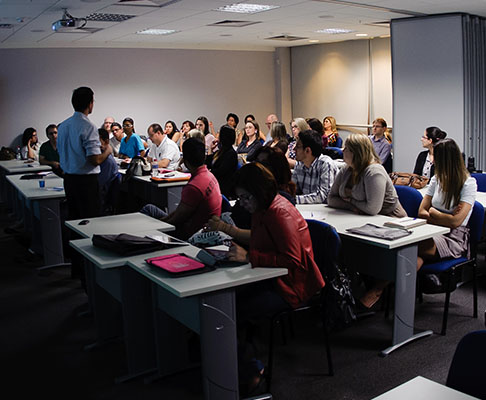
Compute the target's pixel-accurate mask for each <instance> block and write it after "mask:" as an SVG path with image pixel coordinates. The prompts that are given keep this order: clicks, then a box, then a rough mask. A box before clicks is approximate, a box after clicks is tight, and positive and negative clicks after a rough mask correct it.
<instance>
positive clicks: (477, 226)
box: [468, 201, 484, 244]
mask: <svg viewBox="0 0 486 400" xmlns="http://www.w3.org/2000/svg"><path fill="white" fill-rule="evenodd" d="M483 223H484V207H483V205H482V204H481V203H480V202H479V201H476V202H474V206H473V211H472V214H471V217H469V222H468V226H469V233H470V235H471V242H472V243H473V244H476V243H478V242H479V241H480V240H481V236H482V234H483Z"/></svg>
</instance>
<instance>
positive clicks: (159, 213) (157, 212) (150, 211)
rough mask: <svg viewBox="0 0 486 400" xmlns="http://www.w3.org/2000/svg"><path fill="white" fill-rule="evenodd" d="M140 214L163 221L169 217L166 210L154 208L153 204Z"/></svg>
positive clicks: (143, 209) (146, 206)
mask: <svg viewBox="0 0 486 400" xmlns="http://www.w3.org/2000/svg"><path fill="white" fill-rule="evenodd" d="M140 212H141V213H142V214H145V215H148V216H149V217H152V218H156V219H162V218H164V217H167V215H168V214H167V213H166V212H165V211H164V210H161V209H160V208H159V207H157V206H154V205H153V204H146V205H144V206H143V207H142V209H141V210H140Z"/></svg>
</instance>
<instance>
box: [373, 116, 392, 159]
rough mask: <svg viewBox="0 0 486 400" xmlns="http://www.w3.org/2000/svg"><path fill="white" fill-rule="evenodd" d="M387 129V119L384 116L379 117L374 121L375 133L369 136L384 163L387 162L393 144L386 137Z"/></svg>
mask: <svg viewBox="0 0 486 400" xmlns="http://www.w3.org/2000/svg"><path fill="white" fill-rule="evenodd" d="M386 130H387V124H386V121H385V120H384V119H383V118H377V119H375V120H374V121H373V127H372V132H373V134H372V135H370V136H368V137H369V138H370V140H371V143H373V147H374V148H375V152H376V154H377V155H378V157H380V160H381V163H382V164H385V162H386V161H387V159H388V157H389V156H390V153H391V144H390V142H389V141H388V140H387V139H386V137H385V132H386Z"/></svg>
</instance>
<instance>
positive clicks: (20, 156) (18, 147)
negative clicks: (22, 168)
mask: <svg viewBox="0 0 486 400" xmlns="http://www.w3.org/2000/svg"><path fill="white" fill-rule="evenodd" d="M15 158H16V159H17V160H21V159H22V154H21V152H20V146H17V154H15Z"/></svg>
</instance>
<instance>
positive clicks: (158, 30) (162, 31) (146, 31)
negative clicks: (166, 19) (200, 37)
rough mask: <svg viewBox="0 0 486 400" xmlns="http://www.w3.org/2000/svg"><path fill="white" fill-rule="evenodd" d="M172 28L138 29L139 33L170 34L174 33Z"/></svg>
mask: <svg viewBox="0 0 486 400" xmlns="http://www.w3.org/2000/svg"><path fill="white" fill-rule="evenodd" d="M176 32H177V31H175V30H174V29H144V30H143V31H138V32H137V34H139V35H170V34H172V33H176Z"/></svg>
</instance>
